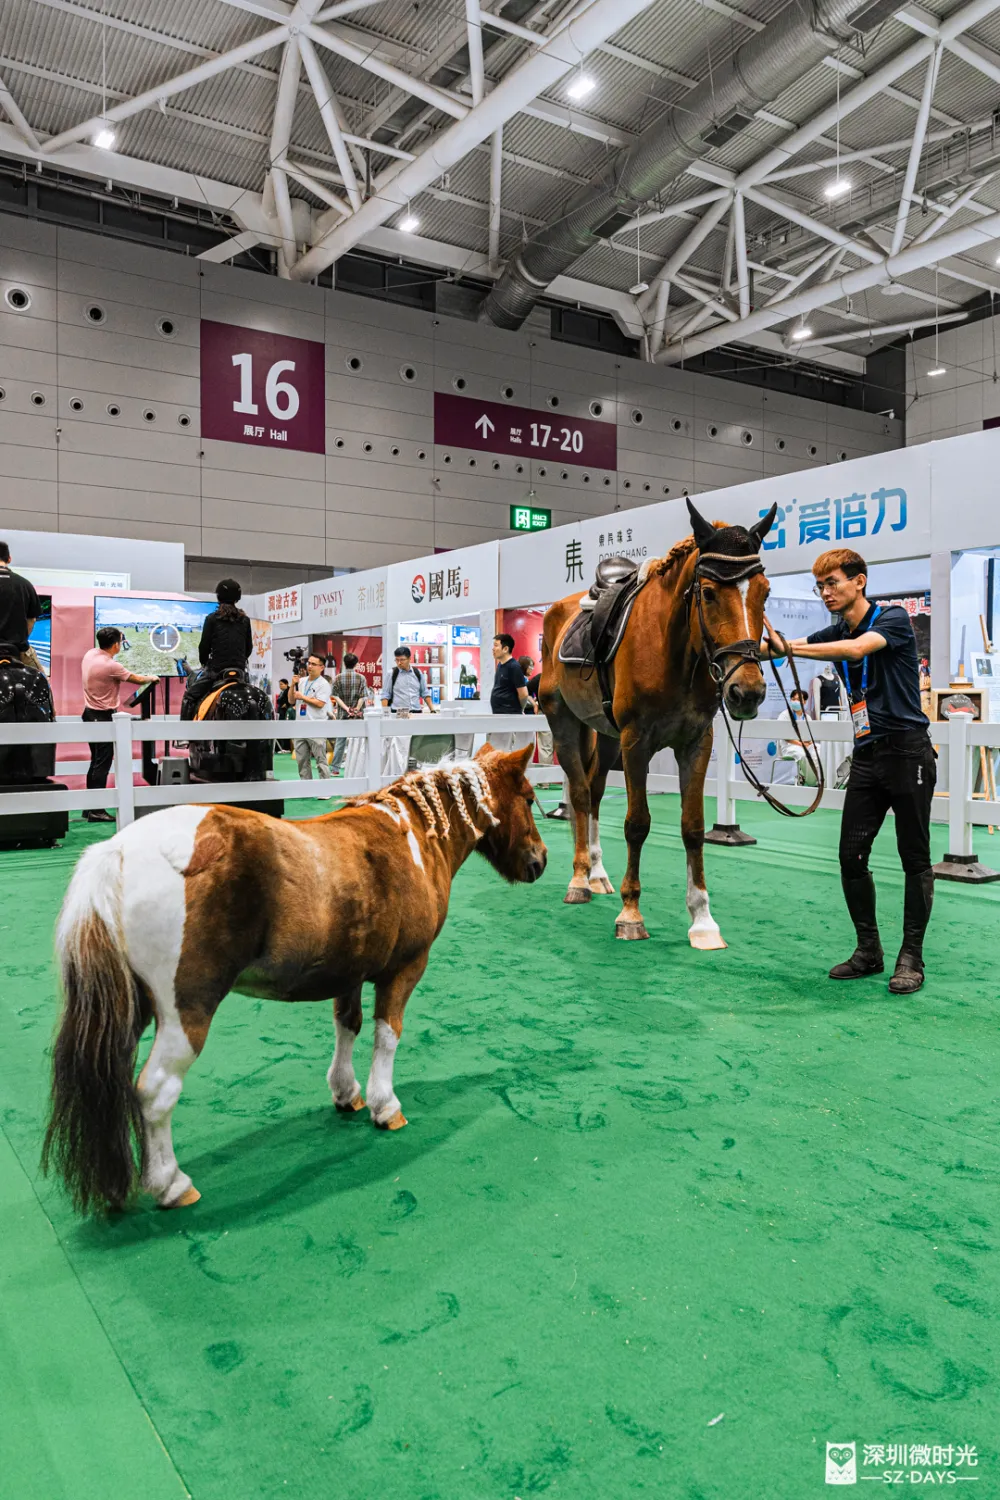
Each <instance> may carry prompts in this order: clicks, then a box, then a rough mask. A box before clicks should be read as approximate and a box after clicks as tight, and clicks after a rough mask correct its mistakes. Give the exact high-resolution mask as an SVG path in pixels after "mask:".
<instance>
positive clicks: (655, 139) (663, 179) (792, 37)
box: [480, 0, 874, 328]
mask: <svg viewBox="0 0 1000 1500" xmlns="http://www.w3.org/2000/svg"><path fill="white" fill-rule="evenodd" d="M871 8H872V9H873V10H874V6H873V7H871ZM862 9H864V8H862ZM858 22H859V12H858V0H792V4H790V5H787V6H786V7H785V9H784V10H783V11H780V12H779V14H778V15H777V16H776V17H775V18H774V20H773V21H772V22H771V23H770V25H768V26H766V27H765V28H764V30H763V31H759V32H757V33H756V34H755V35H754V36H752V37H750V38H749V39H748V40H747V41H745V42H744V43H743V45H742V46H741V47H738V48H737V49H736V51H735V52H734V53H733V55H732V56H731V57H730V58H729V59H728V60H727V61H726V62H724V63H722V64H721V65H718V66H716V67H715V68H713V70H712V75H711V77H710V78H708V79H706V80H705V81H704V82H702V83H699V84H698V85H697V87H695V88H693V89H692V90H691V91H690V93H688V94H685V96H684V98H683V99H682V100H681V101H680V103H678V104H676V105H674V106H673V107H672V108H671V109H669V110H667V112H666V114H665V115H663V116H662V117H661V118H660V119H659V120H657V122H656V124H655V125H653V126H651V128H650V129H649V130H647V131H646V132H645V134H644V135H643V136H642V137H641V138H640V139H639V140H638V141H636V143H635V144H634V145H633V146H629V147H628V148H627V149H624V150H622V151H620V152H618V154H617V155H616V156H614V157H613V158H612V159H611V161H610V163H609V165H608V166H606V167H605V168H604V170H603V171H602V172H601V174H600V175H599V176H598V177H595V178H594V179H593V181H592V182H590V183H588V184H587V186H586V187H584V188H580V189H579V190H578V191H577V192H576V193H575V194H574V195H573V197H572V198H570V199H569V201H568V202H567V203H566V204H565V206H564V208H563V210H562V212H561V213H560V214H559V217H558V218H557V219H555V220H554V222H553V223H551V224H549V225H547V226H546V227H545V228H544V229H541V230H539V231H538V233H537V234H535V235H534V236H533V237H532V238H531V239H530V240H528V242H527V243H526V244H525V245H524V246H522V248H521V249H520V251H518V253H517V255H515V256H514V258H513V259H512V260H511V261H510V263H509V264H508V266H507V268H506V270H505V271H504V273H503V275H502V276H501V277H500V279H499V280H498V281H497V283H496V285H495V286H494V287H493V289H492V291H491V292H490V294H489V296H488V297H487V298H486V301H485V302H484V304H483V311H482V313H481V315H480V316H481V317H482V319H483V320H484V321H489V322H491V323H495V324H496V325H497V327H498V328H520V327H521V324H522V323H523V322H524V320H525V318H526V317H527V316H528V314H529V313H530V311H531V309H532V307H533V306H534V305H535V303H536V302H537V300H538V298H539V297H540V296H541V294H542V293H543V292H544V290H545V288H546V287H547V286H549V284H550V283H551V282H552V281H554V280H555V278H556V277H557V276H561V275H562V274H563V273H564V272H565V271H567V270H568V269H569V267H570V266H571V265H572V264H573V262H574V261H576V260H579V258H580V256H581V255H583V254H585V252H586V251H587V250H589V249H590V248H591V246H592V245H594V244H595V243H596V242H597V241H598V240H599V239H602V238H607V237H608V236H609V235H610V234H611V233H612V232H613V230H612V228H610V227H609V226H614V227H615V228H620V227H621V225H622V224H623V223H628V221H629V220H630V219H631V218H632V217H633V216H634V215H635V214H636V213H638V211H639V210H640V209H641V207H642V206H643V204H645V203H648V202H649V200H650V198H652V197H654V196H655V195H656V194H658V193H662V192H664V191H665V190H666V189H667V188H668V187H670V186H671V185H672V184H673V183H674V182H675V181H676V179H677V178H678V177H679V176H680V175H681V173H682V172H683V171H684V169H685V168H686V167H687V166H688V165H689V164H690V163H691V162H693V161H697V160H699V158H701V157H703V156H705V155H707V153H708V152H709V151H710V150H711V149H712V147H713V146H717V145H718V144H719V143H720V142H725V141H728V140H731V139H732V137H733V136H734V135H735V134H737V133H738V132H739V131H740V130H742V129H744V128H745V126H746V125H747V124H749V123H750V121H751V119H752V118H753V115H754V113H755V111H756V110H758V109H762V108H763V107H764V106H765V105H767V104H769V103H770V102H771V101H772V100H774V99H776V98H778V96H779V95H780V94H781V93H783V91H784V90H785V89H786V88H788V87H789V86H790V85H791V84H793V83H795V81H796V80H797V79H799V78H801V76H802V74H803V73H805V72H807V71H808V69H809V68H811V67H814V66H815V64H816V63H818V62H820V61H821V60H822V59H823V58H824V57H826V56H827V55H828V54H829V53H831V52H834V51H836V49H837V48H838V47H840V46H842V45H843V44H844V43H845V42H847V41H852V40H854V39H855V37H856V34H857V28H858Z"/></svg>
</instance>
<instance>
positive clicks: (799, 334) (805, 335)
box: [792, 323, 813, 343]
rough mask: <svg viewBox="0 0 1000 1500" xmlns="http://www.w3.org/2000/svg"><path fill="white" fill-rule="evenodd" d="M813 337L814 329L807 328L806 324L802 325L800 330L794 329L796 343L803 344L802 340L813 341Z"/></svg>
mask: <svg viewBox="0 0 1000 1500" xmlns="http://www.w3.org/2000/svg"><path fill="white" fill-rule="evenodd" d="M812 336H813V331H812V329H811V328H807V327H806V325H805V323H800V324H799V326H798V328H793V329H792V338H793V339H795V341H796V343H799V342H801V340H802V339H811V338H812Z"/></svg>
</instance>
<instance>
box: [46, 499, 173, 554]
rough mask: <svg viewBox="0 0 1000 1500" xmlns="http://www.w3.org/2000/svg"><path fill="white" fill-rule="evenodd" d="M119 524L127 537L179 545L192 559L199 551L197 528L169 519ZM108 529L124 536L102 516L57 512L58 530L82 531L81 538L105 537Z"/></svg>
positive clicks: (134, 520)
mask: <svg viewBox="0 0 1000 1500" xmlns="http://www.w3.org/2000/svg"><path fill="white" fill-rule="evenodd" d="M122 525H127V526H128V533H127V534H128V535H129V536H130V537H136V538H137V539H138V540H140V541H146V542H180V543H181V545H182V546H183V547H184V549H185V551H187V552H191V553H193V555H194V556H195V557H197V556H199V555H201V553H202V551H203V542H202V532H201V527H200V526H184V525H181V524H180V523H178V522H173V521H169V520H157V521H142V520H136V519H133V520H130V521H128V522H127V523H122ZM109 528H114V530H115V533H116V535H117V534H124V533H123V532H122V531H120V528H119V527H115V525H114V522H112V521H109V520H108V518H107V517H106V516H89V515H88V516H76V515H72V514H70V513H67V512H66V511H65V510H61V511H60V513H59V530H60V531H76V532H82V533H83V535H85V536H106V535H107V534H108V531H109Z"/></svg>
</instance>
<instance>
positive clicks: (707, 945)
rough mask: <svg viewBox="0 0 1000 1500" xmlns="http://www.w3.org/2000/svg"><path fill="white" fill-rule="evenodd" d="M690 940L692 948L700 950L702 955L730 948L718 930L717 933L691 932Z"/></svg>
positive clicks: (689, 934)
mask: <svg viewBox="0 0 1000 1500" xmlns="http://www.w3.org/2000/svg"><path fill="white" fill-rule="evenodd" d="M688 938H689V939H690V942H691V947H692V948H698V949H699V950H700V951H701V952H702V953H711V952H714V951H715V950H716V949H718V948H728V947H729V944H728V943H727V942H726V940H725V938H724V937H723V936H722V933H721V932H719V930H718V928H716V930H715V932H689V933H688Z"/></svg>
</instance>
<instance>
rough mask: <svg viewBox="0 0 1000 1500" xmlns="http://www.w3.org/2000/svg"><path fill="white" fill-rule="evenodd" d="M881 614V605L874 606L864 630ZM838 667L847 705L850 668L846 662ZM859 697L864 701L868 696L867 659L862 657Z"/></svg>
mask: <svg viewBox="0 0 1000 1500" xmlns="http://www.w3.org/2000/svg"><path fill="white" fill-rule="evenodd" d="M881 613H882V606H881V604H876V606H875V613H874V614H873V615H872V617H871V619H870V620H869V621H868V624H867V626H866V627H865V628H866V630H871V628H872V626H873V625H874V624H875V621H876V620H877V619H878V617H879V615H880V614H881ZM839 665H840V670H841V673H842V674H843V678H844V686H845V687H846V689H847V701H848V703H850V701H851V694H852V691H853V690H852V688H851V672H850V667H849V666H848V663H847V662H846V661H842V662H840V664H839ZM860 696H861V698H862V699H865V698H867V696H868V658H867V656H863V657H862V658H861V694H860Z"/></svg>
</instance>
